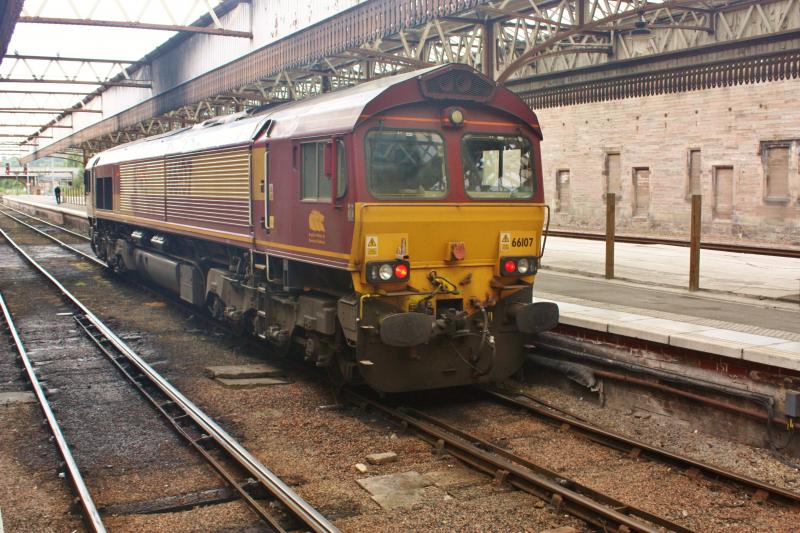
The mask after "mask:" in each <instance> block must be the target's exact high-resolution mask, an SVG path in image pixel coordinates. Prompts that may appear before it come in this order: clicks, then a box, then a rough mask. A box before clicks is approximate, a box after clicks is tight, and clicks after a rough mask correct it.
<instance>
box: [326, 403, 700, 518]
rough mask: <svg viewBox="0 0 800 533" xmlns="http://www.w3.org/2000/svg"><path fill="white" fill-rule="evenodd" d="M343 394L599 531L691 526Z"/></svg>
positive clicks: (433, 423) (449, 429)
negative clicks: (672, 520) (682, 524)
mask: <svg viewBox="0 0 800 533" xmlns="http://www.w3.org/2000/svg"><path fill="white" fill-rule="evenodd" d="M340 398H341V399H342V400H344V401H346V402H348V403H351V404H353V405H356V406H358V407H360V408H369V409H371V410H373V411H375V412H377V413H380V414H381V415H382V416H384V417H386V418H387V419H389V420H392V421H394V422H395V423H397V424H398V425H400V426H401V427H402V428H403V429H404V430H406V431H413V432H414V433H415V434H416V435H417V436H419V437H420V438H422V439H423V440H425V441H427V442H428V443H430V444H431V445H432V446H434V447H435V448H436V450H437V451H438V452H440V453H448V454H450V455H452V456H453V457H455V458H457V459H459V460H460V461H462V462H463V463H466V464H468V465H470V466H471V467H473V468H474V469H476V470H479V471H482V472H484V473H486V474H489V475H490V476H493V477H494V478H495V481H496V482H497V483H507V484H509V485H511V486H513V487H515V488H517V489H520V490H523V491H525V492H527V493H529V494H533V495H534V496H537V497H539V498H541V499H543V500H545V501H548V502H550V504H551V505H553V506H554V507H556V508H557V509H558V510H559V511H563V512H566V513H569V514H571V515H573V516H575V517H578V518H580V519H581V520H584V521H586V522H587V523H589V524H591V525H593V526H594V527H596V528H598V530H600V531H617V532H620V533H623V532H625V533H627V532H639V533H663V532H664V531H673V532H676V533H690V532H691V531H692V530H691V529H688V528H686V527H684V526H681V525H680V524H676V523H674V522H671V521H670V520H667V519H666V518H663V517H660V516H657V515H655V514H653V513H649V512H647V511H645V510H642V509H638V508H636V507H633V506H631V505H627V504H625V503H623V502H621V501H618V500H616V499H614V498H612V497H610V496H608V495H605V494H602V493H600V492H598V491H595V490H592V489H591V488H589V487H586V486H584V485H582V484H580V483H578V482H576V481H573V480H570V479H567V478H565V477H564V476H563V475H561V474H558V473H556V472H553V471H552V470H548V469H547V468H544V467H542V466H539V465H537V464H535V463H533V462H531V461H530V460H528V459H525V458H522V457H520V456H518V455H515V454H513V453H511V452H508V451H507V450H504V449H502V448H500V447H498V446H495V445H494V444H492V443H490V442H488V441H486V440H483V439H480V438H478V437H476V436H475V435H471V434H469V433H467V432H464V431H461V430H459V429H458V428H456V427H454V426H452V425H451V424H447V423H446V422H443V421H441V420H438V419H436V418H434V417H431V416H428V415H426V414H424V413H421V412H419V411H416V410H414V409H409V408H403V407H400V408H396V407H391V406H389V405H387V404H385V403H382V402H379V401H377V400H374V399H372V398H369V397H367V396H364V395H362V394H359V393H357V392H355V391H353V390H352V389H343V390H342V391H341V396H340Z"/></svg>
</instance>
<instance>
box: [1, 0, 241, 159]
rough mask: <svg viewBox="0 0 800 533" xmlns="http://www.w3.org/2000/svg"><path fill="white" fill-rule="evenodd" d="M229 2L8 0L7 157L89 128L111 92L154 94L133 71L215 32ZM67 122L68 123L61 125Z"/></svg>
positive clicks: (4, 41)
mask: <svg viewBox="0 0 800 533" xmlns="http://www.w3.org/2000/svg"><path fill="white" fill-rule="evenodd" d="M224 3H225V2H220V1H218V0H141V1H137V2H129V1H127V0H24V2H23V0H6V2H5V4H6V6H5V12H4V13H3V21H2V25H3V28H2V29H0V46H3V45H4V46H5V49H4V50H3V54H4V55H3V58H2V62H1V63H0V155H1V156H5V157H6V158H8V157H21V156H23V155H25V154H28V153H30V152H31V151H32V150H34V149H35V147H36V146H38V145H39V144H40V143H41V142H42V141H43V140H45V139H47V138H48V137H51V136H52V132H53V131H54V130H56V129H58V128H60V127H63V128H70V124H71V123H75V126H78V124H79V123H81V122H87V121H86V120H83V121H82V120H81V119H82V116H83V115H84V114H100V113H101V111H100V109H99V106H97V105H91V102H92V101H93V100H95V99H97V100H99V99H100V98H98V97H99V96H100V95H101V94H102V93H103V92H104V91H105V90H106V89H107V88H109V87H129V88H133V89H137V88H141V89H142V90H149V89H150V82H149V81H147V80H143V79H141V76H140V77H139V78H140V79H136V78H137V77H136V76H134V75H132V73H133V72H134V71H135V70H136V69H137V68H140V67H141V66H142V65H143V64H145V63H146V62H147V58H148V55H150V54H152V53H153V52H154V51H155V50H157V49H158V48H159V47H160V46H163V45H164V44H165V43H167V42H169V41H170V40H171V39H174V38H175V37H176V36H178V35H179V34H180V33H181V32H190V33H194V32H202V29H203V28H206V29H209V30H213V29H215V27H214V26H213V23H214V21H215V20H216V19H217V17H218V15H217V14H216V12H215V8H216V9H218V10H219V8H220V7H224V6H222V4H224ZM227 3H230V2H227ZM212 13H213V15H211V14H212ZM204 19H210V22H212V26H206V24H208V22H209V21H208V20H204ZM14 23H16V25H15V24H14ZM9 25H10V28H8V26H9ZM178 30H181V31H178ZM12 32H13V33H12ZM209 33H211V32H209ZM212 34H213V33H212ZM87 104H89V105H87ZM59 118H62V119H64V118H65V119H66V120H60V121H58V122H59V123H57V119H59ZM94 120H97V117H94ZM65 121H66V122H67V124H63V122H65ZM76 129H77V128H76Z"/></svg>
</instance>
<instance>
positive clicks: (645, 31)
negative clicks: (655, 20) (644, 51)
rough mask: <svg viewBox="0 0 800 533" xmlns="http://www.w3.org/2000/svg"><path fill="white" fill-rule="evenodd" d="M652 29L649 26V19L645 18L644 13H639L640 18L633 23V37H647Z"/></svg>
mask: <svg viewBox="0 0 800 533" xmlns="http://www.w3.org/2000/svg"><path fill="white" fill-rule="evenodd" d="M651 33H652V31H651V30H650V28H648V27H647V21H646V20H645V19H644V13H639V20H637V21H636V22H635V23H634V25H633V30H631V35H632V36H633V37H647V36H648V35H650V34H651Z"/></svg>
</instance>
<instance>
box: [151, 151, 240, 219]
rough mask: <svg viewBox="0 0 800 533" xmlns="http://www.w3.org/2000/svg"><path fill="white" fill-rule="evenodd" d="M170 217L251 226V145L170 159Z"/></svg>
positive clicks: (167, 199) (168, 213) (168, 215)
mask: <svg viewBox="0 0 800 533" xmlns="http://www.w3.org/2000/svg"><path fill="white" fill-rule="evenodd" d="M165 166H166V174H167V183H166V208H167V220H169V221H174V222H183V223H194V224H197V223H204V224H213V225H220V226H237V227H249V226H250V152H249V150H248V149H247V147H243V148H236V149H233V150H225V151H214V152H205V153H194V154H186V155H180V156H171V157H167V158H166V162H165Z"/></svg>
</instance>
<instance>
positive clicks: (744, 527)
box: [426, 391, 798, 532]
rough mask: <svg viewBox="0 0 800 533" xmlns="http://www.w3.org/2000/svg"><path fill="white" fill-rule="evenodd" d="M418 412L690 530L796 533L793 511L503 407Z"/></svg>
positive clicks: (466, 405)
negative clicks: (617, 450) (789, 532)
mask: <svg viewBox="0 0 800 533" xmlns="http://www.w3.org/2000/svg"><path fill="white" fill-rule="evenodd" d="M537 392H540V391H537ZM554 399H555V398H551V401H552V400H554ZM558 405H563V403H562V404H558ZM426 412H428V413H430V414H433V415H434V416H437V417H439V418H441V419H443V420H446V421H448V422H449V423H451V424H453V425H455V426H457V427H459V428H461V429H464V430H466V431H469V432H472V433H474V434H475V435H477V436H479V437H481V438H484V439H486V440H489V441H491V442H493V443H495V444H497V445H499V446H502V447H504V448H506V449H508V450H509V451H512V452H513V453H516V454H518V455H520V456H522V457H525V458H527V459H529V460H532V461H534V462H536V463H538V464H540V465H542V466H544V467H546V468H549V469H551V470H554V471H556V472H558V473H559V474H562V475H564V476H565V477H568V478H570V479H574V480H575V481H578V482H579V483H582V484H584V485H587V486H589V487H591V488H593V489H596V490H599V491H601V492H605V493H607V494H609V495H610V496H612V497H614V498H617V499H619V500H621V501H623V502H626V503H629V504H631V505H634V506H636V507H639V508H641V509H644V510H646V511H650V512H653V513H655V514H659V515H661V516H663V517H665V518H667V519H669V520H672V521H675V522H676V523H679V524H681V525H684V526H686V527H689V528H691V529H693V530H695V531H703V532H723V531H724V532H729V531H753V532H756V531H759V532H761V531H763V532H777V531H786V532H788V531H796V523H797V518H798V510H797V509H792V508H787V507H784V506H781V505H777V504H772V503H771V502H767V503H763V504H759V503H755V502H753V501H751V500H750V498H749V496H748V495H747V494H746V493H745V492H743V491H739V490H736V489H732V488H729V487H727V486H725V485H720V484H717V483H714V482H712V481H708V480H697V481H695V480H692V479H689V478H688V477H687V476H686V475H685V474H683V473H681V472H679V471H677V470H675V469H673V468H671V467H669V466H667V465H663V464H660V463H658V462H654V461H648V460H643V459H633V458H630V457H627V456H626V455H623V454H621V453H619V452H616V451H614V450H611V449H609V448H606V447H603V446H601V445H598V444H595V443H592V442H591V441H589V440H588V439H584V438H582V437H580V436H579V435H576V434H574V433H571V432H568V431H567V432H564V431H562V430H560V429H558V428H554V427H552V426H549V425H546V424H544V423H542V422H540V421H539V420H537V419H536V418H535V417H533V416H531V415H529V414H527V413H524V412H520V411H518V410H516V409H512V408H509V407H507V406H503V405H499V404H497V403H493V402H488V401H464V402H461V403H454V404H449V405H440V406H437V407H434V408H427V409H426ZM584 414H586V415H587V417H588V416H589V415H590V413H588V412H586V413H584ZM606 416H609V414H608V413H606ZM589 419H591V420H592V421H593V422H594V423H599V422H600V420H598V419H597V418H589ZM601 425H603V424H602V423H601ZM676 451H678V450H676ZM746 473H748V472H746Z"/></svg>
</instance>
